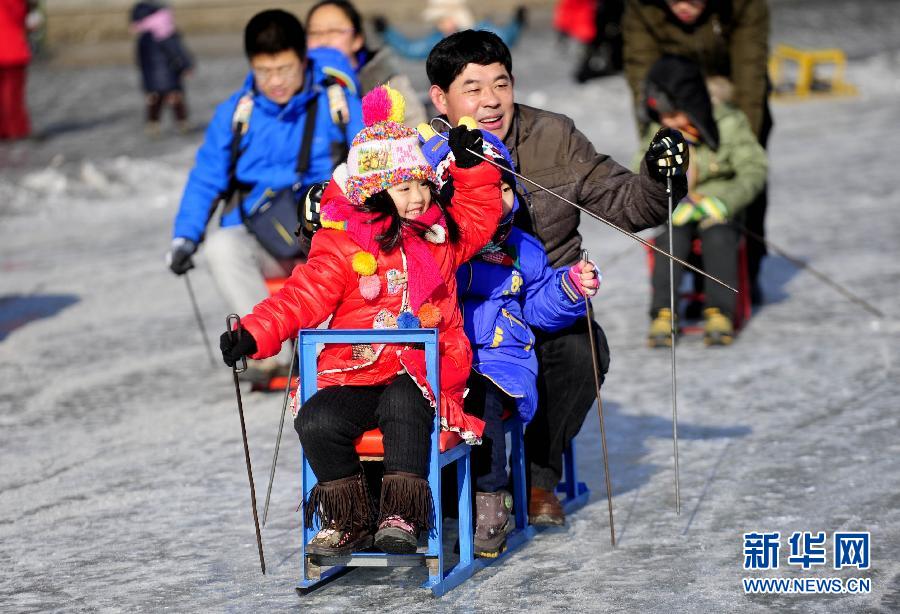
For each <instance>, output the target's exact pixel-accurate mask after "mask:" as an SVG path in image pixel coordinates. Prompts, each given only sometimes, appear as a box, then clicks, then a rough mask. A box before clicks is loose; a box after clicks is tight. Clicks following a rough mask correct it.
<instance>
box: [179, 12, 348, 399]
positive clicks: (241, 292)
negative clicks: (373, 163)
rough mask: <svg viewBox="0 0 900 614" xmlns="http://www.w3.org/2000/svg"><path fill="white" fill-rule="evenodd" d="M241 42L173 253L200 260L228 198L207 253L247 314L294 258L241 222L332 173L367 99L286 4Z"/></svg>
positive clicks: (259, 371) (188, 189) (283, 359)
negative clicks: (234, 74)
mask: <svg viewBox="0 0 900 614" xmlns="http://www.w3.org/2000/svg"><path fill="white" fill-rule="evenodd" d="M244 48H245V51H246V55H247V59H248V60H249V62H250V68H251V71H250V74H249V75H248V76H247V79H246V81H245V83H244V86H243V87H242V88H241V89H240V90H239V91H237V92H235V93H234V94H233V95H232V96H231V97H230V98H228V100H226V101H225V102H223V103H222V104H220V105H219V106H218V107H217V109H216V112H215V115H214V116H213V119H212V122H211V123H210V125H209V127H208V128H207V131H206V137H205V140H204V142H203V145H202V146H201V147H200V150H199V151H198V152H197V160H196V163H195V165H194V168H193V169H192V170H191V173H190V176H189V177H188V181H187V185H186V186H185V188H184V194H183V196H182V198H181V205H180V207H179V209H178V214H177V215H176V217H175V227H174V230H173V233H172V235H173V239H172V245H171V248H170V250H169V253H168V255H167V257H166V261H167V263H168V265H169V268H171V269H172V271H173V272H174V273H175V274H176V275H183V274H184V273H186V272H187V271H188V270H190V269H191V268H193V266H194V265H193V262H192V257H193V255H194V253H195V252H196V251H197V248H198V246H199V244H200V243H201V242H203V240H204V238H205V233H206V227H207V225H208V224H209V221H210V219H211V218H212V216H213V214H214V213H215V211H216V208H217V205H218V204H219V202H220V200H222V199H227V200H230V201H231V202H230V203H229V204H226V206H225V207H224V209H223V211H222V215H221V219H220V223H219V228H218V229H217V230H216V231H215V232H213V233H211V234H210V236H209V238H208V239H207V240H206V259H207V262H208V264H209V267H210V270H211V272H212V274H213V278H214V279H215V281H216V284H217V285H218V287H219V290H220V291H221V293H222V295H223V297H224V298H225V301H226V303H227V304H228V308H229V309H230V310H231V311H233V312H234V313H249V312H250V311H251V310H252V308H253V306H254V305H256V303H258V302H259V301H261V300H262V299H263V298H265V297H266V296H267V295H268V290H267V288H266V284H265V279H266V278H269V277H283V276H287V275H289V274H290V272H291V269H292V268H293V266H294V265H295V264H296V261H294V260H279V259H277V258H275V257H274V256H272V255H271V254H270V253H269V252H267V251H266V250H265V249H264V247H263V245H262V244H261V243H260V241H258V240H257V239H256V237H255V236H254V235H253V234H251V233H250V232H249V231H248V229H247V227H246V226H245V225H244V224H243V223H242V221H244V220H246V218H248V217H249V216H250V214H251V213H252V212H254V211H255V210H256V208H257V207H258V206H259V204H261V203H262V202H264V201H265V200H266V199H267V198H268V197H270V196H271V195H272V194H273V193H275V192H278V191H279V190H283V189H285V188H290V187H291V186H305V185H309V184H312V183H315V182H319V181H324V180H326V179H328V178H329V177H330V176H331V173H332V170H333V169H334V167H335V166H337V164H339V163H340V162H342V161H343V158H344V157H345V156H346V151H347V147H348V145H349V142H348V138H352V137H353V135H354V134H356V133H357V132H358V131H360V130H361V129H362V128H363V124H362V111H361V108H360V101H359V98H358V97H357V96H356V94H355V87H354V84H353V82H352V77H347V76H346V75H352V74H353V70H352V68H351V67H350V65H349V63H347V60H346V59H345V58H344V57H343V55H341V53H340V52H339V51H336V50H332V49H315V50H310V51H309V53H307V49H306V34H305V32H304V30H303V26H302V25H301V24H300V22H299V21H298V20H297V18H296V17H294V16H293V15H291V14H290V13H287V12H285V11H281V10H268V11H263V12H261V13H258V14H257V15H255V16H254V17H253V18H252V19H251V20H250V21H249V22H248V24H247V27H246V29H245V31H244ZM336 75H337V76H342V77H343V78H342V79H340V82H339V83H338V85H337V87H339V88H340V90H339V93H340V94H343V96H337V99H338V101H337V102H336V101H335V91H334V87H335V76H336ZM341 83H343V84H344V85H346V86H348V87H341ZM348 89H349V90H352V91H348ZM329 91H330V93H331V102H329ZM336 107H337V108H336ZM338 110H340V111H341V113H340V115H339V116H338V114H337V111H338ZM311 112H312V113H314V115H312V119H313V120H314V121H312V122H310V121H308V120H309V119H310V117H309V116H310V113H311ZM336 120H337V121H336ZM307 126H311V127H312V129H313V131H314V132H313V135H312V138H311V141H310V142H309V145H308V148H309V156H308V163H307V164H306V168H305V171H304V170H298V157H300V151H301V146H302V145H303V144H304V140H305V139H304V132H305V131H306V128H307ZM303 157H304V158H305V156H303ZM290 230H291V231H293V230H294V229H293V228H292V229H290ZM290 359H291V356H290V348H288V347H287V346H286V347H285V348H283V349H282V352H281V354H279V355H278V356H276V357H275V358H274V360H273V359H269V360H268V361H261V362H260V363H258V364H251V368H250V369H248V373H249V376H250V377H249V378H250V379H253V380H257V381H268V379H270V378H271V377H272V376H274V375H276V374H277V373H278V372H279V371H280V370H282V369H284V368H285V367H286V366H288V365H289V364H290Z"/></svg>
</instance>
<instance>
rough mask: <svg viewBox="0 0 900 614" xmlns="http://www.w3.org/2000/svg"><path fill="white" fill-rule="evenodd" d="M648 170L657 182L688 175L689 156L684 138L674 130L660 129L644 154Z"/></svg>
mask: <svg viewBox="0 0 900 614" xmlns="http://www.w3.org/2000/svg"><path fill="white" fill-rule="evenodd" d="M644 159H645V160H646V161H647V170H648V171H649V172H650V174H651V175H652V176H653V178H654V179H656V180H657V181H663V182H664V181H665V180H666V178H668V177H677V176H679V175H685V174H687V168H688V162H689V154H688V146H687V143H685V141H684V137H683V136H681V133H680V132H679V131H678V130H675V129H673V128H660V129H659V131H658V132H657V133H656V135H655V136H654V137H653V140H652V141H650V147H648V148H647V153H646V154H644Z"/></svg>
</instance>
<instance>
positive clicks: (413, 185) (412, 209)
mask: <svg viewBox="0 0 900 614" xmlns="http://www.w3.org/2000/svg"><path fill="white" fill-rule="evenodd" d="M387 192H388V194H390V195H391V198H392V199H393V201H394V206H395V207H397V213H399V214H400V217H402V218H404V219H407V220H414V219H416V218H417V217H419V216H420V215H422V214H423V213H425V212H426V211H428V207H429V206H430V205H431V185H430V184H429V183H428V182H427V181H420V180H418V179H414V180H411V181H404V182H403V183H398V184H397V185H395V186H393V187H390V188H388V190H387Z"/></svg>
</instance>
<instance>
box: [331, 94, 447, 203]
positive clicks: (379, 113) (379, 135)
mask: <svg viewBox="0 0 900 614" xmlns="http://www.w3.org/2000/svg"><path fill="white" fill-rule="evenodd" d="M405 109H406V101H405V100H404V99H403V96H402V95H401V94H400V92H398V91H397V90H395V89H393V88H391V87H390V86H387V85H382V86H380V87H377V88H375V89H374V90H372V91H371V92H369V93H368V94H366V95H365V97H364V98H363V99H362V111H363V122H364V123H365V125H366V127H365V128H363V129H362V130H360V132H359V134H357V135H356V136H355V137H354V138H353V143H352V144H351V146H350V153H349V154H348V155H347V184H346V193H347V197H348V198H349V199H350V200H351V201H352V202H353V203H354V204H356V205H362V204H363V203H364V202H365V201H366V199H367V198H369V197H370V196H372V195H373V194H377V193H378V192H382V191H384V190H387V189H388V188H390V187H393V186H395V185H397V184H399V183H403V182H404V181H411V180H416V179H418V180H425V181H430V182H432V183H435V175H434V170H433V169H432V168H431V165H430V164H428V161H427V160H426V159H425V156H423V155H422V151H421V149H420V148H419V137H418V135H417V134H416V131H415V130H413V129H411V128H408V127H406V126H404V125H403V123H402V122H403V114H404V111H405Z"/></svg>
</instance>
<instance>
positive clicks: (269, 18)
mask: <svg viewBox="0 0 900 614" xmlns="http://www.w3.org/2000/svg"><path fill="white" fill-rule="evenodd" d="M282 51H294V52H296V54H297V57H298V58H299V59H300V61H303V60H305V59H306V32H305V31H304V30H303V26H302V25H301V24H300V20H299V19H297V18H296V17H294V16H293V15H292V14H291V13H288V12H287V11H282V10H280V9H271V10H268V11H262V12H261V13H257V14H256V15H254V16H253V17H252V18H251V19H250V21H249V22H247V27H246V28H244V53H246V54H247V59H248V60H252V59H253V58H254V57H256V56H258V55H274V54H276V53H281V52H282Z"/></svg>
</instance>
